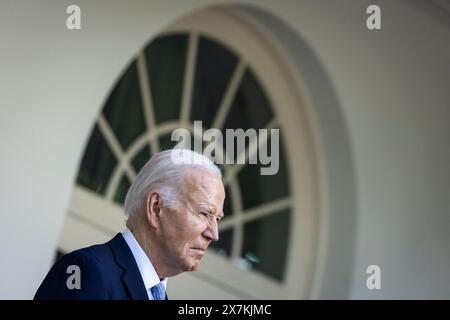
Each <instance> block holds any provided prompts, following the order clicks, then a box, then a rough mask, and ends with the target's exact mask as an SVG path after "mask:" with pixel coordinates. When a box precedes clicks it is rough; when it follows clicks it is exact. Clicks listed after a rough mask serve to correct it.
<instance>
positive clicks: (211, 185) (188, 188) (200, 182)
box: [183, 167, 225, 205]
mask: <svg viewBox="0 0 450 320" xmlns="http://www.w3.org/2000/svg"><path fill="white" fill-rule="evenodd" d="M183 194H184V196H185V198H186V200H190V201H195V202H196V203H198V204H200V203H205V204H208V203H209V204H210V205H219V204H220V202H221V201H223V198H224V196H225V195H224V187H223V183H222V179H221V177H220V176H219V175H217V174H215V173H212V172H209V171H207V170H205V169H199V168H195V167H194V168H188V169H186V170H185V171H184V174H183Z"/></svg>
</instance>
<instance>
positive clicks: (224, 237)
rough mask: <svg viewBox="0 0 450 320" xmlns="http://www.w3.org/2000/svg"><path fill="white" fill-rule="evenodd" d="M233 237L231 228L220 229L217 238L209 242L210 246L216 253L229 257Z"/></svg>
mask: <svg viewBox="0 0 450 320" xmlns="http://www.w3.org/2000/svg"><path fill="white" fill-rule="evenodd" d="M232 239H233V229H229V230H225V231H221V232H220V233H219V240H218V241H216V242H211V244H210V247H211V248H212V249H213V250H214V251H216V252H217V253H219V254H221V255H223V256H227V257H229V256H230V254H231V241H232Z"/></svg>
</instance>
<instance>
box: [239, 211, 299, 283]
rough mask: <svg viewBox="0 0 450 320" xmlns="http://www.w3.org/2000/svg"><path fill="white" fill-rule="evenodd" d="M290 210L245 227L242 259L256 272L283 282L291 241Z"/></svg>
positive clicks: (250, 223)
mask: <svg viewBox="0 0 450 320" xmlns="http://www.w3.org/2000/svg"><path fill="white" fill-rule="evenodd" d="M289 220H290V210H289V209H287V210H283V211H280V212H278V213H275V214H271V215H270V216H266V217H264V218H262V219H259V220H256V221H252V222H249V223H247V224H246V225H245V226H244V244H243V248H242V258H243V259H245V260H246V261H247V264H248V265H249V266H251V267H252V268H253V269H255V270H259V271H261V272H262V273H264V274H266V275H268V276H270V277H272V278H274V279H276V280H279V281H282V280H283V277H284V268H285V264H286V255H287V249H288V248H287V246H288V240H289Z"/></svg>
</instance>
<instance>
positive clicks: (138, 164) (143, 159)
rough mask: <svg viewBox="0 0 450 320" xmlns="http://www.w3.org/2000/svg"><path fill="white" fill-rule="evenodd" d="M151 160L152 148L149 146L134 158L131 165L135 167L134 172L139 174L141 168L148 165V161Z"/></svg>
mask: <svg viewBox="0 0 450 320" xmlns="http://www.w3.org/2000/svg"><path fill="white" fill-rule="evenodd" d="M148 160H150V147H149V145H145V146H144V147H143V148H142V149H141V150H140V151H139V152H138V153H137V155H136V156H135V157H134V159H133V161H131V164H132V165H133V168H134V170H135V171H136V173H138V172H139V171H140V170H141V168H142V167H143V166H144V164H146V163H147V161H148Z"/></svg>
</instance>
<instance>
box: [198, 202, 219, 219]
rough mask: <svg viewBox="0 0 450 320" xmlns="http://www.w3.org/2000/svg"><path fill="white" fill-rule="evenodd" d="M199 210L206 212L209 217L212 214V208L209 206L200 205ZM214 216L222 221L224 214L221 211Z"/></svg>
mask: <svg viewBox="0 0 450 320" xmlns="http://www.w3.org/2000/svg"><path fill="white" fill-rule="evenodd" d="M200 209H201V210H203V211H206V212H208V213H209V214H211V215H212V214H213V212H214V208H213V207H212V206H210V205H200ZM216 216H217V217H218V218H220V219H222V218H223V217H224V216H225V214H224V213H223V210H221V211H220V212H219V213H218V214H217V215H216Z"/></svg>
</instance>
